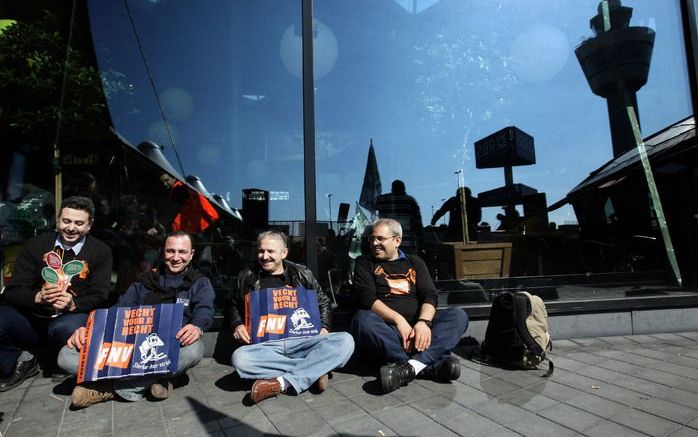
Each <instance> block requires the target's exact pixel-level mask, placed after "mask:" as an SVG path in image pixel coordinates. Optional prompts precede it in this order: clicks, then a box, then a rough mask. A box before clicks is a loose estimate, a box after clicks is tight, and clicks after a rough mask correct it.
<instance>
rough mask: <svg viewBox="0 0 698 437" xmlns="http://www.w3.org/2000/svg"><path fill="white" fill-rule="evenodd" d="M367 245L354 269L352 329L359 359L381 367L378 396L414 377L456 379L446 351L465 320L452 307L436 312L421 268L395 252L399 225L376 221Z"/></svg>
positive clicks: (433, 290) (456, 370)
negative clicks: (355, 307)
mask: <svg viewBox="0 0 698 437" xmlns="http://www.w3.org/2000/svg"><path fill="white" fill-rule="evenodd" d="M370 242H371V254H372V256H371V257H370V258H369V257H360V258H359V259H358V260H357V264H356V269H355V270H354V280H353V283H354V287H355V290H356V293H357V294H358V299H359V308H360V310H359V311H358V312H357V313H356V315H355V316H354V319H353V320H352V326H351V330H352V333H353V335H354V338H355V341H356V345H357V348H358V350H359V351H360V352H361V353H362V356H363V357H365V358H368V359H370V358H373V359H374V360H377V361H378V364H382V367H381V368H380V383H381V388H382V390H383V393H389V392H391V391H394V390H397V389H398V388H400V387H401V386H403V385H406V384H407V383H408V382H410V381H412V380H414V379H415V377H417V376H419V377H422V378H428V379H434V380H439V381H451V380H454V379H457V378H458V377H459V376H460V363H459V361H458V359H457V358H456V357H453V356H451V350H452V349H453V348H454V347H455V346H456V344H457V343H458V341H459V340H460V338H461V337H462V336H463V334H465V331H466V329H467V327H468V317H467V315H466V314H465V312H464V311H463V310H461V309H457V308H447V309H444V310H439V312H437V311H436V304H437V291H436V288H435V287H434V283H433V281H432V279H431V276H430V275H429V271H428V270H427V267H426V264H425V263H424V261H422V259H420V258H419V257H417V256H414V255H405V253H404V252H403V251H402V250H400V243H401V242H402V228H401V226H400V223H398V222H397V221H396V220H393V219H379V220H376V221H375V222H374V223H373V225H372V232H371V237H370ZM369 357H370V358H369Z"/></svg>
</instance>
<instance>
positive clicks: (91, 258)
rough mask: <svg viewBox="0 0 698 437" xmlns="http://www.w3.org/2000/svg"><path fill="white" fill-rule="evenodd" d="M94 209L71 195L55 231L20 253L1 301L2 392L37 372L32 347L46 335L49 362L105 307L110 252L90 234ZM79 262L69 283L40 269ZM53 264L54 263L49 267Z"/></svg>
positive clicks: (81, 199) (41, 237) (65, 203)
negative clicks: (51, 278) (52, 279)
mask: <svg viewBox="0 0 698 437" xmlns="http://www.w3.org/2000/svg"><path fill="white" fill-rule="evenodd" d="M94 215H95V207H94V204H93V203H92V201H91V200H90V199H88V198H86V197H80V196H73V197H68V198H66V199H65V200H64V201H63V204H62V205H61V213H60V216H59V217H58V223H57V224H56V232H51V233H48V234H44V235H39V236H38V237H34V238H32V239H31V240H29V241H27V242H26V243H25V244H24V246H22V250H21V251H20V252H19V255H18V256H17V262H16V263H15V267H14V271H13V273H12V278H11V279H10V283H9V285H8V286H7V289H6V290H5V293H3V295H2V297H3V298H4V300H5V303H6V304H5V305H0V392H4V391H7V390H10V389H12V388H14V387H17V386H18V385H20V384H21V383H22V382H23V381H24V380H25V379H27V378H29V377H31V376H34V375H36V374H37V373H38V372H39V362H38V359H37V357H36V356H35V355H34V354H33V353H31V352H30V351H29V349H33V348H35V347H36V346H37V345H38V344H39V343H40V341H41V339H46V343H47V345H48V346H49V348H50V352H51V357H50V359H51V361H53V360H55V358H56V354H57V353H58V350H59V349H60V348H61V347H62V346H63V345H64V344H65V342H66V340H68V337H70V335H71V334H72V333H73V331H75V329H77V328H78V327H80V326H83V325H84V324H85V322H86V321H87V313H89V312H90V311H92V310H93V309H95V308H101V307H103V306H105V305H107V301H108V299H109V289H110V287H109V280H110V277H111V270H112V254H111V249H109V247H108V246H107V245H106V244H104V243H102V242H101V241H99V240H98V239H96V238H95V237H93V236H91V235H88V233H89V232H90V228H91V227H92V223H93V221H94ZM71 261H79V262H81V263H82V266H83V270H82V271H81V272H80V273H79V274H77V275H75V276H73V277H72V278H71V279H70V280H69V281H67V280H66V279H65V278H64V279H62V280H59V281H58V282H56V283H49V282H47V280H46V279H45V278H44V277H43V276H42V269H49V268H50V269H51V270H52V271H53V272H55V273H54V275H55V277H56V278H59V276H58V275H59V273H60V271H61V267H62V265H64V264H66V263H68V262H71ZM49 263H50V264H52V266H49Z"/></svg>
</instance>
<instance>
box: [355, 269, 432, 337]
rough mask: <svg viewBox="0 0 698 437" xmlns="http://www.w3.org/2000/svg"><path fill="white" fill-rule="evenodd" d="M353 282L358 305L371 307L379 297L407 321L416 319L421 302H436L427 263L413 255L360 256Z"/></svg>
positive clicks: (412, 321) (364, 307) (363, 307)
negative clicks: (380, 258)
mask: <svg viewBox="0 0 698 437" xmlns="http://www.w3.org/2000/svg"><path fill="white" fill-rule="evenodd" d="M353 283H354V289H355V290H356V292H357V294H358V297H359V307H360V308H362V309H367V310H370V309H371V307H372V306H373V303H374V302H375V301H376V300H380V301H382V302H383V303H384V304H386V305H387V306H388V307H389V308H390V309H392V310H393V311H396V312H397V313H399V314H400V315H402V317H404V318H405V320H407V322H409V323H410V324H412V323H415V322H416V320H417V318H418V317H419V307H420V306H421V305H422V304H424V303H429V304H431V305H433V306H434V307H436V305H437V302H438V294H437V291H436V287H435V286H434V282H433V281H432V280H431V275H429V270H428V269H427V266H426V264H424V261H422V259H421V258H419V257H418V256H414V255H407V256H402V257H400V258H398V259H397V260H395V261H378V260H373V259H371V258H367V257H363V256H362V257H359V258H358V259H357V260H356V268H355V269H354V280H353Z"/></svg>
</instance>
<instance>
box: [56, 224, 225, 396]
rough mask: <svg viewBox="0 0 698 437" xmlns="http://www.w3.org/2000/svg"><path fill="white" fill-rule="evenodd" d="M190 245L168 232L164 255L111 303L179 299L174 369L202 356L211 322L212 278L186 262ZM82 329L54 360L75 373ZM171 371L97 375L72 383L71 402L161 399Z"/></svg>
mask: <svg viewBox="0 0 698 437" xmlns="http://www.w3.org/2000/svg"><path fill="white" fill-rule="evenodd" d="M193 255H194V250H193V249H192V240H191V237H190V236H189V235H188V234H187V233H186V232H183V231H177V232H174V233H172V234H170V235H169V236H168V237H167V239H166V240H165V247H164V250H163V261H162V264H161V266H160V267H159V268H157V269H155V270H152V271H150V272H148V273H146V274H144V275H143V276H141V277H140V278H138V280H136V282H134V283H133V284H131V286H130V287H129V288H128V290H126V292H125V293H124V294H123V295H121V297H120V298H119V300H118V302H117V303H116V305H115V306H117V307H132V306H138V305H159V304H165V303H182V304H183V305H184V314H183V318H182V325H183V326H182V328H181V329H180V330H179V331H178V332H177V334H176V337H177V339H178V340H179V343H180V346H181V347H180V349H179V360H178V365H177V373H176V375H174V376H178V375H182V374H184V372H185V371H186V370H187V369H189V368H191V367H194V366H195V365H196V364H198V363H199V361H201V359H202V358H203V356H204V345H203V341H202V339H201V337H202V336H203V333H204V331H205V330H207V329H208V328H210V327H211V324H212V323H213V313H214V309H213V300H214V291H213V286H212V285H211V281H209V279H208V278H207V277H205V276H204V275H203V274H201V273H199V271H198V270H196V269H195V268H194V267H193V266H191V265H190V262H191V260H192V257H193ZM85 341H86V329H85V328H84V327H81V328H79V329H77V330H76V331H75V332H74V333H73V335H72V336H71V337H70V338H69V339H68V342H67V344H66V346H65V347H63V349H61V352H60V354H59V355H58V365H59V366H61V367H62V368H63V369H64V370H65V371H66V372H69V373H71V374H77V370H78V362H79V358H80V352H79V351H80V349H82V348H83V347H84V346H85ZM172 379H173V377H163V376H162V375H147V376H138V377H125V378H121V379H113V380H101V381H95V382H87V383H84V384H80V385H76V386H75V388H74V389H73V394H72V405H73V407H78V408H85V407H89V406H91V405H93V404H96V403H98V402H103V401H108V400H111V399H115V398H116V397H117V396H118V397H119V398H121V399H124V400H127V401H138V400H141V399H143V398H144V397H145V396H146V395H147V394H150V396H151V397H152V398H153V399H154V400H162V399H166V398H168V397H169V396H170V393H171V392H172V389H173V384H172Z"/></svg>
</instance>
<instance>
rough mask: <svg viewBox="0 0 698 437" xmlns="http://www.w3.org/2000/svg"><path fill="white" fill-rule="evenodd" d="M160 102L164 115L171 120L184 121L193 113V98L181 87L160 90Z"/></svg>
mask: <svg viewBox="0 0 698 437" xmlns="http://www.w3.org/2000/svg"><path fill="white" fill-rule="evenodd" d="M160 102H162V110H163V112H165V117H166V118H167V119H168V120H171V121H185V120H187V119H188V118H189V117H191V115H192V114H193V113H194V99H192V97H191V94H190V93H189V91H187V90H185V89H183V88H179V87H170V88H166V89H165V90H163V91H162V92H160Z"/></svg>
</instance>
